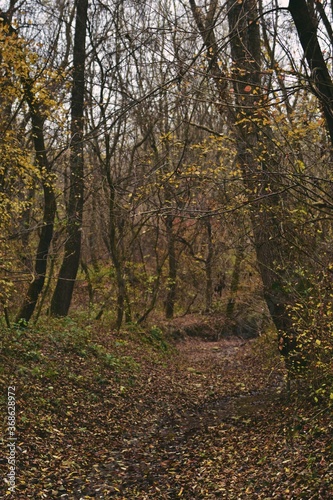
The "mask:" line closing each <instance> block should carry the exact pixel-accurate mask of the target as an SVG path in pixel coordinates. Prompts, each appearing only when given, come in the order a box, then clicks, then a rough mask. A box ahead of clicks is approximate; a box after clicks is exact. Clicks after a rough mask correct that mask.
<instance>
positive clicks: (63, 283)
mask: <svg viewBox="0 0 333 500" xmlns="http://www.w3.org/2000/svg"><path fill="white" fill-rule="evenodd" d="M87 13H88V0H77V11H76V25H75V36H74V47H73V52H74V57H73V83H72V96H71V144H70V188H69V201H68V207H67V226H66V230H67V240H66V243H65V248H64V258H63V262H62V265H61V268H60V271H59V276H58V281H57V285H56V288H55V290H54V293H53V297H52V301H51V315H53V316H66V315H67V313H68V310H69V307H70V303H71V300H72V294H73V289H74V284H75V279H76V275H77V271H78V268H79V264H80V252H81V236H82V219H83V196H84V158H83V156H84V142H83V138H84V90H85V81H84V78H85V60H86V31H87Z"/></svg>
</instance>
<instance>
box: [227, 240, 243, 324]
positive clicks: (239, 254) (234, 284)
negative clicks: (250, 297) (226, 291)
mask: <svg viewBox="0 0 333 500" xmlns="http://www.w3.org/2000/svg"><path fill="white" fill-rule="evenodd" d="M243 259H244V248H243V246H242V245H239V246H238V247H237V248H236V255H235V264H234V268H233V270H232V276H231V283H230V295H229V299H228V304H227V309H226V315H227V318H228V319H229V320H230V319H233V315H234V311H235V304H236V295H237V292H238V288H239V283H240V277H241V265H242V262H243Z"/></svg>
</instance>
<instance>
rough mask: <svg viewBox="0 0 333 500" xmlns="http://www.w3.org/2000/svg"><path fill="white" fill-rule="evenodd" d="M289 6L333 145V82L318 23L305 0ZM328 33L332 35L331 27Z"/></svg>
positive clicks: (296, 1) (294, 1)
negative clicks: (318, 31) (320, 40)
mask: <svg viewBox="0 0 333 500" xmlns="http://www.w3.org/2000/svg"><path fill="white" fill-rule="evenodd" d="M319 3H320V2H318V4H319ZM288 8H289V12H290V14H291V16H292V18H293V21H294V23H295V26H296V29H297V33H298V37H299V40H300V42H301V45H302V48H303V51H304V56H305V58H306V61H307V63H308V65H309V68H310V71H311V77H312V80H311V86H312V90H313V92H314V93H315V95H316V96H317V98H318V99H319V101H320V103H321V104H322V107H323V111H324V115H325V120H326V125H327V130H328V132H329V134H330V138H331V143H332V145H333V82H332V79H331V76H330V73H329V70H328V67H327V64H326V62H325V59H324V55H323V52H322V49H321V47H320V45H319V41H318V36H317V25H316V22H315V20H314V18H313V15H311V13H310V11H309V9H308V5H307V2H306V1H305V0H290V2H289V7H288ZM329 28H330V25H329ZM328 35H329V36H331V31H330V29H329V33H328Z"/></svg>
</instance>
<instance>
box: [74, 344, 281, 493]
mask: <svg viewBox="0 0 333 500" xmlns="http://www.w3.org/2000/svg"><path fill="white" fill-rule="evenodd" d="M254 359H255V358H254V357H253V352H252V341H244V340H242V339H239V338H230V339H222V340H221V341H218V342H206V341H202V340H199V339H195V340H194V339H188V340H186V341H184V342H181V343H180V344H179V345H178V355H177V356H176V357H175V359H174V360H173V361H172V362H170V363H169V364H168V365H167V366H162V367H161V369H160V370H155V371H154V370H152V371H151V372H149V373H148V374H147V377H146V380H145V381H144V382H143V385H142V387H141V388H140V390H138V396H137V398H134V399H133V400H132V401H131V402H129V406H128V410H129V412H130V411H131V409H132V408H133V409H134V408H135V405H136V409H138V408H137V406H138V405H139V407H140V410H139V413H136V414H135V417H134V422H133V423H132V425H131V426H130V427H128V428H127V429H125V430H123V432H122V434H121V435H119V434H118V435H115V441H114V447H113V449H110V453H109V457H108V459H107V461H106V462H104V463H103V464H99V465H98V466H96V467H95V468H94V470H93V471H92V472H91V473H90V474H89V475H88V476H87V477H86V480H85V485H84V486H83V485H82V484H81V485H78V488H77V497H76V498H91V497H92V496H93V497H94V498H117V499H126V500H127V499H129V500H130V499H132V498H133V499H134V498H140V499H143V500H144V499H154V498H161V499H164V498H165V499H168V498H171V499H172V498H173V499H176V498H188V499H191V500H194V499H196V498H198V499H200V498H243V497H242V496H233V493H232V490H233V488H231V487H230V486H228V481H229V480H230V475H231V476H232V472H231V471H228V470H227V469H226V470H225V471H223V473H222V474H221V471H219V473H216V472H214V471H213V475H215V474H217V478H218V480H217V482H216V484H214V482H213V481H212V480H211V479H209V480H208V481H207V484H206V480H205V479H200V478H201V476H202V474H203V473H204V472H205V471H207V464H206V462H207V460H208V462H209V463H210V459H209V458H208V457H209V450H212V447H213V450H214V452H213V454H215V453H218V456H219V459H218V461H217V462H215V465H216V463H220V459H221V458H223V454H224V453H226V456H228V457H229V459H230V456H231V455H232V453H234V452H235V449H237V446H236V448H235V442H234V439H235V437H236V444H237V443H240V444H241V443H246V444H247V441H248V437H249V426H252V425H259V428H260V429H261V426H262V424H263V422H264V427H266V426H267V424H268V422H267V418H268V421H270V420H272V418H271V417H272V415H271V414H272V413H274V412H276V408H277V406H278V405H279V401H280V399H281V390H280V389H281V388H280V386H281V383H282V375H281V371H280V370H279V369H277V370H276V371H275V372H274V373H273V375H272V368H271V367H267V366H266V367H262V366H260V364H259V363H258V366H255V363H254ZM265 419H266V421H265ZM277 420H278V419H277ZM271 430H272V431H273V432H279V430H277V429H276V428H275V429H274V428H273V427H272V429H271ZM229 433H230V435H229ZM219 436H220V438H219ZM237 436H238V438H237ZM216 438H217V439H218V441H217V443H216V442H215V439H216ZM207 439H208V442H207ZM212 439H213V441H214V444H212V442H211V440H212ZM256 448H257V445H256ZM223 450H224V451H223ZM225 450H227V451H225ZM231 452H232V453H231ZM206 454H207V456H206ZM235 460H236V462H235V463H236V464H237V460H238V458H237V457H235ZM258 460H259V459H258ZM239 467H241V465H239ZM239 467H238V466H237V470H238V468H239ZM238 474H239V472H237V476H238ZM204 476H205V474H204V475H203V477H204ZM244 491H246V488H245V490H244ZM248 491H249V490H248ZM89 495H92V496H89ZM235 495H236V494H235ZM237 495H238V494H237ZM244 498H248V496H246V495H245V496H244ZM253 498H256V497H253Z"/></svg>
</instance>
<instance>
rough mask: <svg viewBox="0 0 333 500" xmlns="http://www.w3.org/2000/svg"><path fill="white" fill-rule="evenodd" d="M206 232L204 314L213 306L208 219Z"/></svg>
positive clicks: (210, 227) (212, 250)
mask: <svg viewBox="0 0 333 500" xmlns="http://www.w3.org/2000/svg"><path fill="white" fill-rule="evenodd" d="M205 226H206V231H207V255H206V259H205V274H206V290H205V302H206V312H209V311H211V309H212V304H213V257H214V243H213V237H212V223H211V220H210V218H209V217H207V218H206V220H205Z"/></svg>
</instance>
